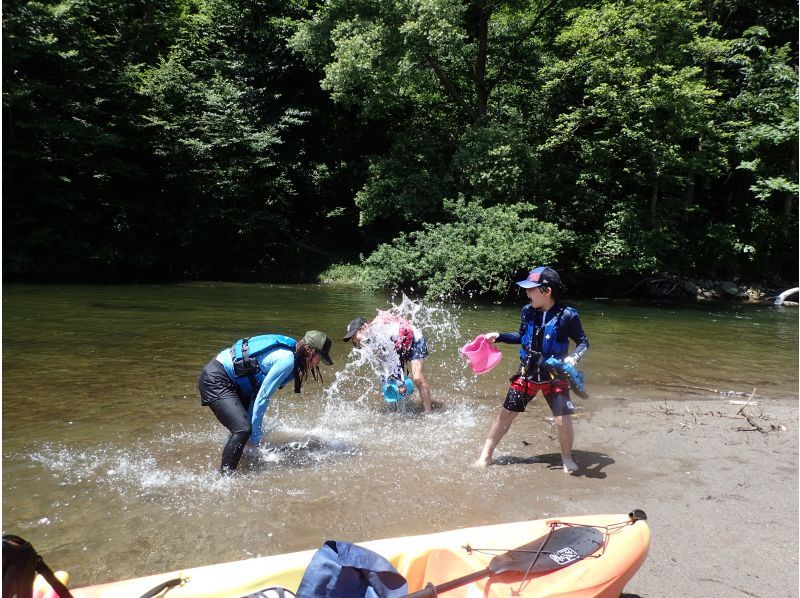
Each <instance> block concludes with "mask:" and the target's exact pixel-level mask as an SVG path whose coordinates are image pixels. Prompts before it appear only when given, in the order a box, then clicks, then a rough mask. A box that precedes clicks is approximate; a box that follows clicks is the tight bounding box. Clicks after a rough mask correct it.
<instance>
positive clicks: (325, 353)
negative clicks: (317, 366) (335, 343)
mask: <svg viewBox="0 0 800 598" xmlns="http://www.w3.org/2000/svg"><path fill="white" fill-rule="evenodd" d="M303 340H304V341H305V342H306V344H307V345H310V346H312V347H314V348H315V349H316V350H317V353H319V356H320V357H321V358H322V363H324V364H326V365H333V360H332V359H331V355H330V350H331V344H332V343H331V339H330V338H328V335H327V334H325V333H324V332H320V331H319V330H309V331H308V332H306V335H305V336H304V337H303Z"/></svg>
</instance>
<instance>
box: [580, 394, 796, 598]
mask: <svg viewBox="0 0 800 598" xmlns="http://www.w3.org/2000/svg"><path fill="white" fill-rule="evenodd" d="M753 402H754V403H755V402H757V403H758V404H757V405H754V404H752V403H751V404H750V405H748V406H747V407H745V409H744V414H745V415H748V416H749V417H750V421H748V420H747V419H745V418H744V417H742V416H741V415H739V416H737V412H739V410H740V409H742V405H731V404H730V402H729V401H728V400H726V399H719V400H718V401H708V400H705V401H695V400H670V401H666V402H661V403H658V402H653V401H632V400H622V399H614V400H609V401H608V402H606V403H605V404H604V405H602V407H600V408H599V409H596V410H594V409H593V410H592V411H591V412H587V413H584V414H582V415H581V416H579V418H578V420H577V422H576V432H577V435H578V436H577V439H576V445H575V446H576V451H575V460H576V461H577V462H578V463H579V464H580V465H581V466H583V469H582V470H581V471H579V472H578V475H577V478H576V479H575V480H573V482H574V488H573V490H572V491H571V493H570V494H571V501H572V502H571V504H570V509H569V510H570V511H572V512H587V513H588V512H594V513H601V512H618V511H619V507H620V506H621V504H626V505H629V507H630V509H633V508H641V509H643V510H644V511H645V512H646V513H647V515H648V518H649V521H648V522H649V524H650V527H651V530H652V544H651V549H650V554H649V557H648V559H647V561H645V563H644V565H643V567H642V569H641V570H640V571H639V573H638V574H637V575H636V576H635V577H634V578H633V580H632V581H631V582H630V583H629V584H628V586H627V587H626V589H625V594H624V596H626V597H631V598H632V597H635V596H641V597H647V598H650V597H656V596H702V597H707V596H724V597H729V596H759V597H761V596H763V597H765V598H766V597H776V596H798V404H797V402H796V401H789V400H775V399H766V400H765V399H763V398H758V397H756V398H755V399H753ZM751 422H752V424H755V426H757V427H758V428H759V429H754V426H753V425H751Z"/></svg>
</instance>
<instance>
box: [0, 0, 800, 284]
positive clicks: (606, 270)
mask: <svg viewBox="0 0 800 598" xmlns="http://www.w3.org/2000/svg"><path fill="white" fill-rule="evenodd" d="M797 15H798V7H797V4H796V2H788V1H777V0H759V1H758V2H753V1H752V0H705V1H697V0H613V1H612V0H595V1H591V0H590V1H588V2H587V1H581V2H578V1H576V0H505V1H504V0H395V1H392V0H383V1H382V0H329V1H327V2H314V1H310V0H260V1H259V0H172V1H170V2H151V1H149V0H64V1H21V0H10V1H7V2H4V3H3V274H4V278H5V279H6V280H9V279H10V280H18V279H37V280H91V281H98V280H143V279H144V280H182V279H209V278H212V279H227V280H261V281H284V282H295V281H309V280H315V279H317V277H318V276H320V275H321V274H324V275H325V276H327V277H331V278H335V279H336V278H338V279H343V280H348V281H354V282H360V283H361V284H363V285H364V286H367V287H370V288H387V287H410V286H413V287H416V288H417V289H418V290H421V291H424V292H427V293H428V295H429V296H439V295H441V294H442V293H455V294H473V295H474V294H478V295H480V294H484V295H487V296H493V295H502V294H503V293H505V292H506V290H507V288H508V285H509V282H510V281H513V280H514V279H515V278H516V277H517V276H519V275H521V274H523V273H524V272H525V271H526V270H527V269H528V268H530V267H532V266H533V265H536V264H539V263H549V264H552V265H554V266H556V267H558V268H563V269H567V270H569V271H570V272H571V275H570V278H573V279H575V278H578V279H580V280H584V281H586V282H593V283H594V284H596V283H597V282H598V281H609V280H611V281H614V280H633V279H636V278H637V277H638V278H641V277H646V276H652V275H657V274H660V273H667V274H674V275H680V276H696V277H713V278H733V279H741V280H750V281H766V282H771V284H775V285H778V284H780V281H795V280H796V279H797V268H798V259H797V258H798V247H797V238H798V217H797V214H798V202H797V196H798V182H797V173H798V164H797V158H798V102H797V100H798V96H797V85H798V76H797V64H798V43H797V32H798V19H797Z"/></svg>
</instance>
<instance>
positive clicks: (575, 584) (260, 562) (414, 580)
mask: <svg viewBox="0 0 800 598" xmlns="http://www.w3.org/2000/svg"><path fill="white" fill-rule="evenodd" d="M553 522H560V523H563V524H566V525H574V526H591V527H594V528H595V529H597V530H599V531H600V532H601V533H602V534H603V538H604V541H603V545H602V546H601V547H600V548H599V549H598V550H597V552H596V553H594V554H592V555H590V556H587V557H585V558H583V559H581V560H578V561H577V562H574V563H572V564H570V565H568V566H565V567H563V568H561V569H557V570H555V571H550V572H545V573H535V574H529V575H528V576H527V577H525V578H524V579H523V575H522V574H521V573H515V572H509V573H502V574H498V575H494V576H490V577H486V578H484V579H481V580H478V581H474V582H472V583H470V584H468V585H466V586H463V587H460V588H456V589H453V590H451V591H448V592H447V594H446V595H447V596H448V597H450V598H459V597H461V598H473V597H478V596H483V597H485V598H490V597H500V596H503V597H507V596H509V595H512V592H515V593H516V594H515V595H519V596H573V597H579V596H586V597H589V596H593V597H594V596H609V597H612V596H613V597H615V598H616V597H617V596H619V594H620V592H621V591H622V589H623V588H624V587H625V584H626V583H627V582H628V581H629V580H630V579H631V578H632V577H633V575H634V574H635V573H636V571H638V569H639V567H640V566H641V565H642V563H643V562H644V560H645V558H646V557H647V551H648V549H649V544H650V529H649V527H648V526H647V523H646V522H645V521H636V522H632V521H630V520H629V519H628V516H627V515H620V514H614V515H587V516H580V517H564V518H550V519H540V520H535V521H525V522H517V523H508V524H498V525H488V526H481V527H471V528H464V529H459V530H453V531H447V532H439V533H434V534H425V535H418V536H405V537H400V538H389V539H384V540H373V541H368V542H360V543H359V545H360V546H363V547H365V548H368V549H370V550H372V551H373V552H376V553H378V554H380V555H381V556H383V557H385V558H386V559H388V560H389V561H390V562H391V563H392V564H393V565H394V566H395V568H396V569H397V570H398V572H399V573H400V574H401V575H403V576H404V577H405V578H406V580H407V581H408V591H409V592H414V591H417V590H420V589H422V588H424V587H425V586H426V584H428V583H432V584H434V585H439V584H442V583H444V582H448V581H451V580H453V579H455V578H458V577H462V576H464V575H468V574H471V573H475V572H476V571H480V570H482V569H485V568H486V567H488V566H489V562H490V561H491V559H492V558H493V557H494V556H496V555H498V554H500V553H503V552H506V551H508V550H513V549H514V548H517V547H519V546H522V545H524V544H527V543H529V542H531V541H532V540H536V539H537V538H541V537H543V536H546V535H547V534H548V532H549V531H550V530H551V529H552V527H553V525H552V524H553ZM465 546H470V547H472V550H470V551H469V553H468V551H467V550H465V549H464V547H465ZM315 553H316V549H314V550H304V551H300V552H293V553H287V554H281V555H275V556H267V557H259V558H254V559H247V560H242V561H234V562H230V563H221V564H218V565H209V566H204V567H196V568H193V569H187V570H185V571H173V572H170V573H164V574H159V575H151V576H147V577H140V578H136V579H130V580H125V581H118V582H112V583H107V584H101V585H95V586H88V587H84V588H78V589H75V590H73V595H74V596H75V598H110V597H112V596H114V597H125V596H131V597H138V596H141V595H142V594H144V593H145V592H148V591H149V590H151V589H153V588H154V587H156V586H158V585H159V584H161V583H163V582H165V581H167V580H171V579H175V578H178V577H181V578H186V579H187V581H186V582H185V583H184V584H183V585H182V586H180V587H173V588H171V589H170V590H169V592H168V593H167V595H168V596H169V597H170V598H185V597H190V598H212V597H214V598H225V597H231V598H239V597H241V596H245V595H246V594H249V593H253V592H257V591H259V590H261V589H264V588H267V587H271V586H280V587H284V588H287V589H289V590H291V591H293V592H294V591H296V590H297V587H298V585H299V583H300V580H301V579H302V577H303V573H304V572H305V570H306V567H307V566H308V564H309V562H310V561H311V558H312V557H313V556H314V554H315ZM517 592H518V593H517Z"/></svg>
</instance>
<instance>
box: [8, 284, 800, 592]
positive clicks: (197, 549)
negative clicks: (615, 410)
mask: <svg viewBox="0 0 800 598" xmlns="http://www.w3.org/2000/svg"><path fill="white" fill-rule="evenodd" d="M392 302H394V303H402V301H401V298H396V297H395V298H390V297H388V296H384V295H371V294H365V293H361V292H359V291H356V290H353V289H350V288H346V287H329V286H316V285H307V286H298V285H291V286H280V285H253V284H227V283H226V284H216V283H192V284H180V285H150V286H148V285H141V286H65V285H5V286H4V288H3V314H2V315H3V339H2V340H3V350H2V357H3V370H2V371H3V384H2V391H3V396H2V403H3V422H2V431H3V437H2V447H3V471H2V476H3V486H2V488H3V497H2V499H3V511H2V515H3V521H2V526H3V533H15V534H18V535H21V536H23V537H25V538H26V539H28V540H30V541H31V542H32V543H33V544H34V546H35V547H36V548H37V549H38V551H39V552H40V553H41V554H42V555H44V557H45V559H46V561H47V562H48V563H49V564H50V565H51V566H52V567H53V568H54V569H65V570H67V571H69V572H70V573H71V576H72V581H71V585H72V586H73V587H77V586H80V585H87V584H91V583H100V582H104V581H112V580H116V579H123V578H128V577H134V576H140V575H146V574H153V573H160V572H164V571H170V570H176V569H181V568H185V567H186V568H188V567H192V566H199V565H205V564H211V563H217V562H223V561H230V560H236V559H242V558H247V557H252V556H258V555H269V554H277V553H282V552H289V551H294V550H304V549H309V548H317V547H319V546H320V545H321V544H322V542H323V541H324V540H326V539H340V540H349V541H354V542H356V541H363V540H372V539H378V538H385V537H393V536H400V535H409V534H417V533H428V532H434V531H442V530H447V529H453V528H459V527H466V526H472V525H483V524H490V523H502V522H510V521H518V520H527V519H538V518H541V517H546V516H551V515H570V514H578V513H571V512H569V510H568V505H566V504H565V501H566V500H568V496H567V495H568V484H566V483H565V481H566V480H565V478H564V476H563V474H562V473H561V472H560V471H558V470H557V468H556V464H557V463H558V458H557V454H558V445H557V441H556V440H555V432H554V431H553V428H552V424H551V423H550V422H548V420H547V418H548V417H549V415H550V413H549V410H548V409H547V407H546V404H544V403H543V402H542V401H541V399H539V400H537V401H536V402H535V404H534V405H533V406H532V407H529V409H528V412H527V413H525V414H524V415H523V416H521V417H520V418H518V419H517V421H516V422H515V424H514V428H516V429H518V430H524V433H525V434H526V435H527V436H526V441H525V442H524V443H518V442H514V443H512V442H505V443H504V442H501V443H500V445H499V447H498V450H497V452H496V453H495V456H496V457H500V458H501V459H505V460H506V461H505V462H506V464H507V465H508V467H490V468H488V469H485V470H480V469H475V468H473V467H470V463H471V462H472V461H474V460H475V459H476V458H477V457H478V455H479V453H480V449H481V447H482V446H483V442H484V440H485V437H486V433H487V431H488V428H489V425H490V423H491V421H492V419H493V418H494V415H495V413H496V411H497V408H498V405H499V404H500V403H501V402H502V398H503V396H504V394H505V391H506V388H507V378H508V376H509V375H510V374H511V373H513V372H512V370H514V369H515V367H516V363H517V358H516V353H517V347H512V346H508V345H499V346H500V347H501V349H502V350H503V354H504V357H503V360H502V361H501V363H500V365H499V366H498V367H496V368H495V369H494V370H492V371H491V372H489V373H487V374H485V375H482V376H480V377H476V376H474V375H472V374H471V372H470V370H469V369H468V368H467V367H465V365H464V362H463V360H462V358H461V357H460V355H459V354H458V348H459V347H460V346H462V345H464V344H465V343H466V342H468V341H470V340H472V339H473V338H474V337H475V335H476V334H477V333H479V332H488V331H494V330H499V331H513V330H516V328H517V326H518V323H519V310H520V308H521V307H522V305H523V303H524V297H523V295H522V294H520V296H519V299H518V301H517V302H516V304H513V305H508V306H477V307H476V306H472V305H470V306H465V305H462V306H460V307H457V306H453V305H427V304H423V303H417V302H412V303H411V307H412V308H413V309H414V310H415V323H416V324H417V325H418V326H419V327H420V328H422V330H423V332H424V333H425V335H426V338H427V339H428V341H429V346H430V348H431V354H430V357H429V358H428V360H427V362H426V370H427V374H428V381H429V383H430V386H431V388H432V393H433V401H434V406H435V407H436V411H435V413H434V414H432V415H428V416H423V415H421V414H420V410H421V408H420V406H419V404H418V403H416V404H414V405H411V406H410V411H409V412H408V413H397V412H393V411H390V410H389V408H388V406H387V405H386V404H385V403H384V402H383V400H382V399H381V397H380V394H379V385H378V380H377V379H376V377H375V375H374V374H373V373H372V371H371V370H370V369H369V367H367V366H362V365H360V364H359V363H358V362H357V360H356V357H357V355H356V352H351V351H350V348H351V347H350V345H349V344H346V343H344V342H341V336H342V334H343V333H344V330H345V326H346V324H347V322H348V321H349V320H350V319H351V318H353V317H355V316H356V315H363V316H366V317H372V316H374V314H375V310H376V309H386V308H388V307H389V306H390V304H391V303H392ZM571 303H572V304H573V305H575V306H576V307H577V309H578V311H579V313H580V314H581V319H582V321H583V324H584V328H585V329H586V331H587V334H588V336H589V339H590V342H591V349H590V351H589V353H588V354H587V355H586V357H585V359H584V360H583V361H582V362H581V364H580V365H581V367H582V368H583V369H584V370H585V375H586V383H587V389H588V391H589V393H590V395H591V396H590V398H589V399H588V400H585V401H584V400H581V399H575V401H576V403H577V406H578V408H579V413H580V411H583V412H585V413H586V414H590V412H591V411H592V410H594V409H602V408H603V405H604V404H609V403H610V402H611V401H624V400H630V399H647V400H653V401H664V400H678V399H680V398H682V397H688V398H693V399H707V400H708V401H709V404H711V405H717V406H718V405H721V404H722V403H725V404H728V402H729V400H744V399H746V398H747V397H748V396H749V395H750V393H751V392H752V391H753V389H754V388H755V389H757V394H758V396H759V397H760V398H761V400H762V401H769V400H770V398H779V399H786V398H794V399H796V398H797V392H798V311H797V309H796V308H791V307H782V308H773V307H771V306H752V305H720V304H700V305H694V306H691V307H686V306H683V307H676V306H668V305H662V306H656V305H639V304H632V303H620V302H617V301H611V300H600V299H597V300H584V301H575V302H571ZM309 329H319V330H323V331H325V332H327V333H328V334H329V335H330V336H331V337H332V338H333V339H334V346H333V349H332V351H331V354H332V357H333V360H334V366H332V367H325V366H322V373H323V376H324V385H323V386H319V385H316V384H315V383H313V382H309V383H308V384H307V385H306V386H305V387H304V388H303V393H302V394H301V395H295V394H292V392H291V388H286V389H283V390H281V391H279V392H278V393H277V394H276V395H275V396H274V397H273V400H272V403H271V404H270V407H269V410H268V411H267V415H266V417H265V420H264V427H265V428H266V429H268V430H270V432H269V436H268V446H267V447H266V448H264V449H262V450H260V451H257V452H254V453H252V454H249V455H246V456H245V457H244V458H243V461H242V463H241V466H240V472H239V474H238V475H236V476H234V477H232V478H229V479H222V478H221V477H220V476H219V474H218V473H217V470H218V467H219V460H220V455H221V450H222V446H223V444H224V443H225V440H226V438H227V431H226V430H225V429H224V428H223V427H222V426H221V425H220V424H219V423H218V422H217V421H216V419H215V418H214V417H213V415H212V414H211V412H210V411H209V410H208V409H206V408H202V407H201V406H200V404H199V398H198V396H197V390H196V384H197V377H198V375H199V373H200V370H201V369H202V367H203V366H204V365H205V363H206V362H207V361H208V360H209V359H210V358H212V357H213V356H214V355H215V354H216V353H217V352H218V351H219V350H220V349H222V348H224V347H226V346H228V345H230V344H231V343H232V342H233V341H235V340H236V339H237V338H240V337H242V336H250V335H253V334H257V333H264V332H270V333H282V334H287V335H290V336H293V337H295V338H299V337H300V336H302V334H303V333H304V332H305V331H306V330H309ZM290 386H291V385H290ZM589 435H591V427H590V426H589V425H588V424H587V422H586V420H584V421H581V420H580V419H578V420H576V444H575V446H576V449H579V448H580V446H581V439H582V437H583V438H586V437H587V436H589ZM531 463H539V464H542V463H543V464H544V466H543V467H538V468H535V469H534V468H532V467H531V466H530V464H531ZM548 464H549V465H548ZM630 507H631V505H627V504H625V502H624V500H621V504H620V510H619V512H627V510H629V508H630Z"/></svg>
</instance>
